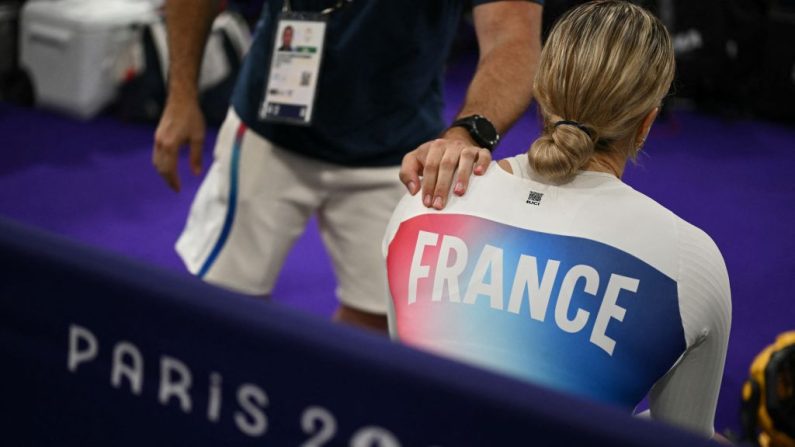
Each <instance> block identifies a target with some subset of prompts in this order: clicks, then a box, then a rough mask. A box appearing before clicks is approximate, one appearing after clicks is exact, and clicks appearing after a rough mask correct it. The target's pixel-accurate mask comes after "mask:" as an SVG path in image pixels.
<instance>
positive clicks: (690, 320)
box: [649, 222, 731, 437]
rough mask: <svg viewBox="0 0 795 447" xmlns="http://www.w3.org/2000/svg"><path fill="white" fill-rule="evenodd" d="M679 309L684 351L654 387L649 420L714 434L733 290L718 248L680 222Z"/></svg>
mask: <svg viewBox="0 0 795 447" xmlns="http://www.w3.org/2000/svg"><path fill="white" fill-rule="evenodd" d="M678 225H679V228H678V230H679V240H680V245H679V247H680V249H679V277H678V278H677V283H678V290H679V311H680V314H681V317H682V326H683V328H684V333H685V339H686V342H687V349H686V351H685V352H684V354H682V356H681V357H680V358H679V360H678V361H677V363H676V364H675V365H674V366H673V367H672V368H671V370H670V371H668V373H667V374H666V375H665V376H664V377H662V378H661V379H660V380H659V381H657V383H656V384H655V385H654V387H653V388H652V390H651V392H650V394H649V408H650V410H651V417H652V418H653V419H657V420H661V421H665V422H668V423H671V424H674V425H677V426H679V427H682V428H685V429H688V430H691V431H695V432H698V433H701V434H703V435H704V436H708V437H712V436H713V435H714V433H715V430H714V418H715V409H716V406H717V401H718V393H719V391H720V385H721V380H722V377H723V367H724V363H725V360H726V349H727V346H728V341H729V330H730V326H731V292H730V289H729V278H728V274H727V272H726V265H725V263H724V261H723V257H722V256H721V254H720V251H719V250H718V247H717V246H716V245H715V243H714V242H713V241H712V239H710V238H709V236H707V235H706V234H705V233H704V232H702V231H701V230H699V229H697V228H696V227H693V226H691V225H689V224H687V223H684V222H682V223H679V224H678Z"/></svg>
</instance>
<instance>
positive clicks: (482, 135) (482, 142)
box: [450, 115, 500, 151]
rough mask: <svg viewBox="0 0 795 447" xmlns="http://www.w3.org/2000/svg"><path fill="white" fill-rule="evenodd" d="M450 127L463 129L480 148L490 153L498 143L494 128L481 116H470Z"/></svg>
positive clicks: (460, 119)
mask: <svg viewBox="0 0 795 447" xmlns="http://www.w3.org/2000/svg"><path fill="white" fill-rule="evenodd" d="M450 127H463V128H464V129H466V130H467V131H468V132H469V135H470V136H471V137H472V139H473V140H475V143H477V144H478V146H480V147H484V148H486V149H488V150H490V151H492V150H494V146H496V145H497V143H499V141H500V134H499V133H497V129H495V128H494V124H491V121H489V120H488V119H486V117H483V116H481V115H470V116H465V117H463V118H459V119H457V120H456V121H455V122H454V123H453V124H452V125H451V126H450Z"/></svg>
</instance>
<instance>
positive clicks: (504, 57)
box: [458, 2, 541, 133]
mask: <svg viewBox="0 0 795 447" xmlns="http://www.w3.org/2000/svg"><path fill="white" fill-rule="evenodd" d="M499 3H503V4H505V3H512V2H499ZM516 3H520V2H516ZM516 6H518V5H516ZM523 6H527V7H530V8H532V9H530V10H529V11H523V12H524V13H526V14H528V17H524V18H522V19H519V20H511V21H502V20H499V19H500V18H501V17H502V14H505V13H498V14H491V13H489V15H488V16H487V17H486V18H483V17H481V18H480V19H479V20H480V21H481V23H477V22H476V27H477V28H479V29H477V31H478V40H479V42H480V49H481V54H480V60H479V62H478V66H477V70H476V71H475V74H474V76H473V78H472V81H471V83H470V85H469V88H468V90H467V94H466V99H465V101H464V104H463V106H462V108H461V111H460V112H459V114H458V116H459V117H462V116H468V115H473V114H479V115H483V116H485V117H486V118H488V119H489V121H491V122H492V123H493V124H494V126H495V127H496V128H497V131H498V132H500V133H502V132H505V131H506V130H508V129H509V128H510V127H511V125H513V123H514V122H515V121H516V120H517V119H518V118H519V117H520V116H521V115H522V113H524V111H525V110H526V109H527V107H528V106H529V105H530V100H531V99H532V95H533V77H534V76H535V71H536V67H537V63H538V56H539V53H540V51H541V42H540V28H541V23H540V9H541V8H540V6H538V5H534V4H533V5H523ZM486 7H489V6H486ZM499 7H501V6H499ZM481 8H483V7H481ZM535 8H537V10H534V9H535ZM520 12H522V11H520ZM508 13H509V14H515V13H516V11H509V12H508ZM476 14H477V11H476ZM536 16H538V17H536ZM477 20H478V17H477V16H476V21H477Z"/></svg>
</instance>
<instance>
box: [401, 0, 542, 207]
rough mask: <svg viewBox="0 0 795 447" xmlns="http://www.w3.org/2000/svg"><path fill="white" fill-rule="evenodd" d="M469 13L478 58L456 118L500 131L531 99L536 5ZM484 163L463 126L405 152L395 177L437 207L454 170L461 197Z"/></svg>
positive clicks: (486, 156) (502, 4)
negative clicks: (480, 119)
mask: <svg viewBox="0 0 795 447" xmlns="http://www.w3.org/2000/svg"><path fill="white" fill-rule="evenodd" d="M473 15H474V21H475V32H476V33H477V38H478V46H479V49H480V60H479V62H478V67H477V70H476V71H475V75H474V77H473V78H472V81H471V83H470V84H469V89H468V90H467V95H466V99H465V101H464V105H463V107H462V108H461V111H460V112H459V113H458V116H459V117H463V116H468V115H474V114H478V115H483V116H485V117H486V118H488V119H489V121H491V122H492V123H493V124H494V126H495V127H496V128H497V131H498V132H500V133H504V132H505V131H507V130H508V129H509V128H510V127H511V125H513V123H514V122H515V121H516V120H517V119H518V118H519V116H521V114H522V113H523V112H524V111H525V110H526V109H527V107H528V106H529V105H530V100H531V99H532V93H533V92H532V87H533V77H534V76H535V71H536V66H537V64H538V55H539V53H540V52H541V5H539V4H537V3H531V2H528V1H497V2H492V3H486V4H482V5H478V6H476V7H475V8H474V11H473ZM490 162H491V153H490V152H489V151H488V150H487V149H484V148H481V147H478V146H477V145H476V144H475V142H474V141H473V140H472V138H471V137H470V135H469V133H468V132H467V131H466V130H465V129H463V128H460V127H455V128H451V129H448V130H447V131H446V132H445V133H444V134H443V135H442V136H441V138H439V139H436V140H433V141H429V142H427V143H425V144H423V145H421V146H419V147H418V148H417V149H415V150H414V151H412V152H409V153H408V154H407V155H406V156H405V157H404V158H403V165H402V166H401V169H400V179H401V181H402V182H403V183H404V184H405V185H406V187H407V188H408V190H409V192H410V193H411V194H415V193H416V192H417V191H418V190H419V189H420V185H421V187H422V188H421V189H422V194H423V203H424V204H425V206H433V207H434V208H437V209H442V208H443V207H444V206H445V204H446V203H447V196H448V193H449V191H450V185H451V182H452V181H453V175H454V174H455V173H456V169H457V175H456V180H455V181H456V185H455V189H454V192H455V193H456V194H458V195H462V194H464V192H465V191H466V188H467V186H468V184H469V177H470V175H472V173H473V171H474V173H475V174H482V173H484V172H486V168H487V167H488V165H489V163H490ZM423 171H424V172H423ZM420 175H423V178H422V181H421V182H420Z"/></svg>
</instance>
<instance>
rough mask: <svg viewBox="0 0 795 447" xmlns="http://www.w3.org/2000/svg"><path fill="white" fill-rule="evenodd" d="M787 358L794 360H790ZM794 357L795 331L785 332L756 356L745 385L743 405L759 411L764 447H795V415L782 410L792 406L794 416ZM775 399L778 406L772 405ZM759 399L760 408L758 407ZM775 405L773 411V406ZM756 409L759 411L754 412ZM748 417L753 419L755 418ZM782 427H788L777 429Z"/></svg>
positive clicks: (757, 419) (759, 423)
mask: <svg viewBox="0 0 795 447" xmlns="http://www.w3.org/2000/svg"><path fill="white" fill-rule="evenodd" d="M787 356H789V357H790V359H787ZM793 357H795V331H789V332H784V333H782V334H780V335H779V336H778V337H777V338H776V341H775V343H773V344H772V345H770V346H768V347H766V348H765V349H764V350H763V351H762V352H760V353H759V355H757V356H756V358H755V359H754V361H753V363H751V370H750V377H749V378H748V380H746V382H745V383H744V384H743V389H742V398H743V402H744V404H746V405H745V406H746V407H751V408H748V410H749V411H753V410H756V424H758V427H759V429H760V430H761V433H760V435H759V445H761V446H762V447H795V433H794V432H792V428H793V427H795V420H792V419H794V418H795V414H792V413H789V414H784V413H783V410H784V409H783V408H779V406H780V404H782V402H788V403H789V405H788V407H789V408H790V412H791V408H792V406H793V405H794V404H795V369H793V368H795V360H791V358H793ZM771 360H772V364H771ZM788 362H789V363H788ZM782 368H783V371H782ZM768 382H772V383H768ZM771 387H772V389H771ZM771 398H772V399H774V402H771ZM757 399H758V404H757V405H754V404H753V403H754V401H756V400H757ZM771 403H772V404H773V407H770V406H769V405H770V404H771ZM754 406H755V407H756V408H753V407H754ZM779 411H781V412H779ZM748 416H749V417H753V415H748ZM782 418H783V419H784V420H782ZM776 422H778V423H779V424H777V423H776ZM782 423H783V425H786V427H780V426H777V425H782ZM787 429H789V430H788V431H787ZM749 435H750V433H749Z"/></svg>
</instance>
